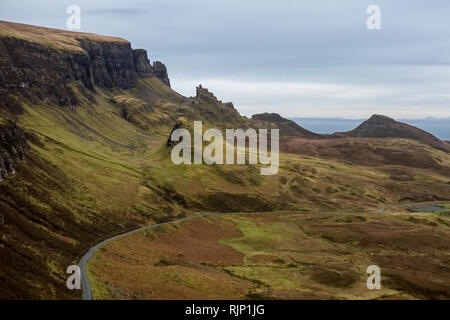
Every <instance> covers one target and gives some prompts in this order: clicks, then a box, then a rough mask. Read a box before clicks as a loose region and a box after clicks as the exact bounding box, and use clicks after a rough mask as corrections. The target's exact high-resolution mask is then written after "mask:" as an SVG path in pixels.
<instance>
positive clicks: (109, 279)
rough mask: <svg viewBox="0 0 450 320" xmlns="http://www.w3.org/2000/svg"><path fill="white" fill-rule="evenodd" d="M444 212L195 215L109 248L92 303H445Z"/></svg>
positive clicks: (91, 266)
mask: <svg viewBox="0 0 450 320" xmlns="http://www.w3.org/2000/svg"><path fill="white" fill-rule="evenodd" d="M421 208H425V206H421V205H418V206H417V207H416V208H415V209H418V210H421ZM441 208H442V210H439V211H434V212H414V208H412V207H411V206H409V207H407V206H396V207H389V208H387V209H386V210H385V211H383V213H380V212H381V211H380V212H378V213H375V212H371V213H367V212H366V213H350V212H335V213H333V212H304V213H274V214H267V213H261V214H227V215H222V216H208V217H199V218H196V219H192V220H189V221H183V222H179V223H171V224H167V225H164V226H162V227H160V228H155V229H147V230H144V231H141V232H137V233H135V234H132V235H129V236H126V237H123V238H120V239H117V240H115V241H111V242H109V243H108V244H106V245H105V246H104V247H102V248H100V249H99V250H98V251H97V252H96V254H95V255H94V257H93V258H92V259H91V260H90V261H89V263H88V276H89V280H90V282H91V285H92V291H93V295H94V298H95V299H449V298H450V280H449V279H450V267H449V261H450V254H449V252H450V250H449V249H450V238H449V237H448V235H449V231H450V230H449V228H450V218H449V216H448V209H447V208H448V205H447V207H445V205H444V206H442V207H441ZM369 265H378V266H379V267H380V269H381V278H382V280H381V283H382V288H381V290H368V289H367V286H366V281H367V277H368V274H367V273H366V269H367V267H368V266H369Z"/></svg>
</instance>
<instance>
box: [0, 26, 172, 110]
mask: <svg viewBox="0 0 450 320" xmlns="http://www.w3.org/2000/svg"><path fill="white" fill-rule="evenodd" d="M19 26H20V27H17V24H9V23H0V27H4V28H5V27H7V28H9V29H8V30H11V29H12V30H14V31H16V29H14V28H19V31H20V32H22V33H23V34H25V35H28V34H27V33H24V32H25V31H23V30H22V29H20V28H23V25H19ZM46 30H47V29H46ZM48 30H51V29H48ZM48 32H51V31H48ZM55 32H56V30H55ZM41 33H42V32H41ZM67 34H68V35H67ZM63 35H64V36H65V37H67V39H69V40H70V41H73V42H75V43H76V45H75V46H74V45H72V46H68V47H67V48H64V47H63V48H60V47H52V46H51V45H49V44H47V43H44V42H39V41H32V40H31V39H32V38H27V37H25V36H23V37H16V36H14V34H13V35H11V34H10V33H5V34H1V33H0V98H1V101H2V106H3V107H5V108H7V109H9V110H11V111H14V112H19V111H20V106H19V104H18V102H17V99H15V98H14V97H15V96H24V97H26V98H28V99H29V100H31V101H35V102H37V101H36V100H40V101H43V102H45V103H55V104H58V105H76V104H77V103H78V101H77V96H76V94H75V93H74V92H73V88H72V87H71V85H70V84H71V83H73V82H75V81H77V82H79V83H81V84H82V85H83V86H84V87H85V88H87V89H91V90H92V89H94V86H98V87H102V88H120V89H129V88H133V87H134V86H135V85H136V82H137V79H138V78H139V77H157V78H159V79H160V80H161V81H162V82H164V83H165V84H166V85H168V86H170V81H169V78H168V75H167V69H166V67H165V66H164V64H162V63H161V62H159V61H156V62H154V63H153V65H151V64H150V61H149V59H148V58H147V52H146V51H145V50H143V49H138V50H133V49H132V48H131V44H130V43H129V42H128V41H125V40H121V39H117V38H112V39H110V40H108V39H106V40H105V39H98V38H96V37H94V36H89V35H86V34H81V35H77V33H67V32H66V33H64V34H63ZM69 40H64V41H69ZM64 41H63V44H65V42H64ZM84 93H85V95H87V96H90V94H89V92H88V91H87V90H86V91H85V92H84Z"/></svg>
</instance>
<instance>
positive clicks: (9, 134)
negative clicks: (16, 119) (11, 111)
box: [0, 123, 29, 182]
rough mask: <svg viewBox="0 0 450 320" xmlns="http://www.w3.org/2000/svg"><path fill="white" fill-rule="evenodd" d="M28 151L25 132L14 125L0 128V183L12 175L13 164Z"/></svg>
mask: <svg viewBox="0 0 450 320" xmlns="http://www.w3.org/2000/svg"><path fill="white" fill-rule="evenodd" d="M28 150H29V146H28V143H27V141H26V134H25V132H24V131H23V130H22V129H20V128H19V127H17V125H16V124H15V123H11V124H8V125H3V126H0V182H2V181H3V179H5V178H6V177H7V176H9V175H11V174H14V173H15V172H16V170H15V164H16V163H17V161H19V160H23V159H25V153H26V152H27V151H28Z"/></svg>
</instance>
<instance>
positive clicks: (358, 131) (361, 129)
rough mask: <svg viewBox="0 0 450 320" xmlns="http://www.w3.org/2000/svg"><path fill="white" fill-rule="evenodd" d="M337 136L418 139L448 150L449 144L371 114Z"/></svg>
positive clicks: (428, 134) (414, 128)
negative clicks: (354, 126) (357, 124)
mask: <svg viewBox="0 0 450 320" xmlns="http://www.w3.org/2000/svg"><path fill="white" fill-rule="evenodd" d="M332 136H333V137H337V138H341V137H342V138H407V139H414V140H418V141H420V142H422V143H424V144H428V145H430V146H432V147H434V148H438V149H441V150H444V151H450V148H449V145H448V144H447V143H445V142H443V141H441V140H439V139H438V138H436V137H435V136H433V135H432V134H430V133H428V132H426V131H423V130H422V129H419V128H417V127H414V126H411V125H409V124H406V123H403V122H398V121H395V120H394V119H391V118H389V117H386V116H383V115H377V114H375V115H373V116H371V117H370V118H369V119H368V120H366V121H364V122H363V123H361V124H360V125H359V126H358V127H357V128H355V129H353V130H351V131H348V132H337V133H335V134H333V135H332Z"/></svg>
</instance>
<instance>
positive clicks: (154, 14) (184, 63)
mask: <svg viewBox="0 0 450 320" xmlns="http://www.w3.org/2000/svg"><path fill="white" fill-rule="evenodd" d="M68 4H69V3H68V2H67V3H65V2H64V1H62V2H57V3H56V4H55V2H54V1H50V0H41V1H39V2H37V1H31V0H29V1H25V0H23V1H12V0H3V1H2V2H1V4H0V19H3V20H16V21H20V22H24V23H32V24H40V25H46V26H50V27H58V28H65V20H66V18H67V16H66V14H65V8H66V6H67V5H68ZM77 4H78V5H79V6H80V7H81V11H82V30H81V31H86V32H93V33H99V34H107V35H115V36H119V37H122V38H126V39H128V40H130V41H131V43H132V45H133V46H134V47H139V48H145V49H147V50H148V52H149V56H150V59H151V60H161V61H163V62H165V64H166V65H167V67H168V70H169V76H170V77H171V78H172V79H174V81H173V87H174V88H175V89H176V90H179V91H181V93H183V94H190V93H191V92H193V91H194V90H195V88H194V86H195V85H196V84H198V83H197V82H201V83H205V84H208V83H210V84H211V86H212V88H211V90H212V91H213V92H215V93H218V94H219V95H222V96H223V98H224V99H226V100H232V101H233V102H236V105H237V106H238V110H240V111H242V112H244V113H248V112H249V110H258V108H259V110H258V111H257V112H263V111H280V112H282V113H284V114H285V115H299V116H301V115H303V114H304V113H307V114H309V115H311V116H314V115H323V114H326V115H327V116H338V115H341V113H346V114H348V115H350V116H354V117H357V116H363V115H364V116H365V115H366V114H369V115H370V114H371V113H375V112H380V113H383V112H391V113H396V114H398V115H401V116H402V117H416V116H418V115H425V116H427V115H430V116H450V108H449V107H448V105H449V104H450V99H449V97H448V94H449V91H450V68H449V66H450V19H448V12H449V11H450V2H449V1H448V0H434V1H433V3H432V4H430V3H426V2H424V1H423V0H396V1H392V0H377V1H376V4H377V5H378V6H380V8H381V17H382V29H381V30H380V31H369V30H368V29H367V28H366V19H367V14H366V8H367V7H368V6H369V5H371V4H374V3H373V1H372V0H343V1H335V0H316V1H296V0H278V1H264V2H263V1H260V0H247V1H238V0H228V1H210V0H190V1H185V0H171V1H167V0H151V1H147V0H128V1H125V0H109V1H106V0H98V1H91V0H90V1H88V0H79V1H78V3H77ZM182 81H184V83H183V82H182ZM188 85H190V86H192V87H189V88H188V87H187V86H188ZM240 106H241V107H240Z"/></svg>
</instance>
